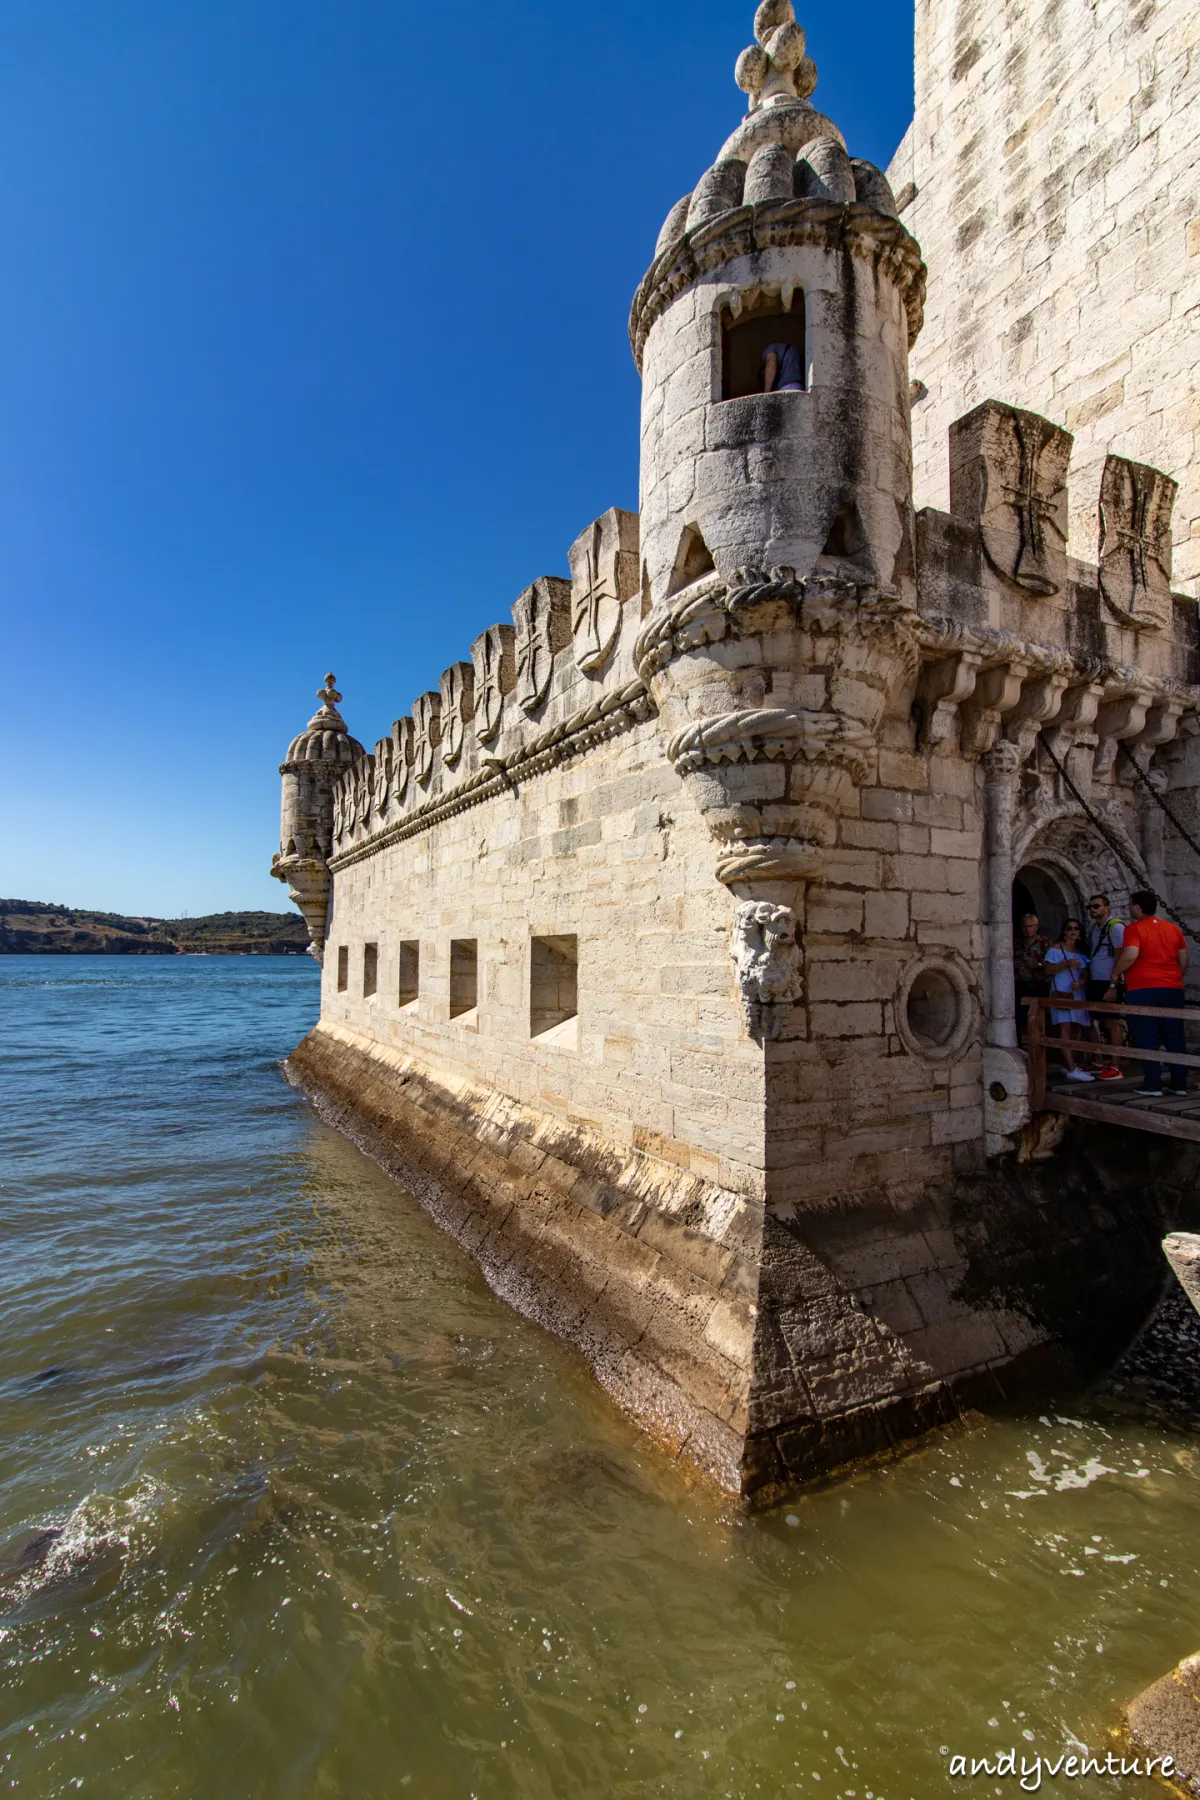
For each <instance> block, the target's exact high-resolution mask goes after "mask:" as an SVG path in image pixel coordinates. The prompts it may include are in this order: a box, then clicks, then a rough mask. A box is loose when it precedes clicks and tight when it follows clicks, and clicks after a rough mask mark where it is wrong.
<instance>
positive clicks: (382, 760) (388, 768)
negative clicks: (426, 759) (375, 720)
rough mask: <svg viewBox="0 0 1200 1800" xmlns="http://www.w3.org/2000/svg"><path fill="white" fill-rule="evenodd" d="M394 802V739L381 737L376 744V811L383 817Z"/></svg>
mask: <svg viewBox="0 0 1200 1800" xmlns="http://www.w3.org/2000/svg"><path fill="white" fill-rule="evenodd" d="M391 803H392V740H391V738H380V740H379V742H378V743H377V744H376V746H375V811H376V813H377V815H378V816H379V817H380V818H382V817H384V816H385V815H386V813H387V810H388V807H389V806H390V805H391Z"/></svg>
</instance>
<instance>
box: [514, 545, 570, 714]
mask: <svg viewBox="0 0 1200 1800" xmlns="http://www.w3.org/2000/svg"><path fill="white" fill-rule="evenodd" d="M513 627H514V636H513V657H514V662H515V668H516V694H517V704H518V705H519V706H520V708H521V710H522V712H524V713H535V712H537V710H538V708H539V707H540V706H542V705H543V704H544V702H545V700H546V696H547V695H548V694H549V692H550V680H551V677H552V675H553V674H554V658H555V656H556V655H557V654H558V652H559V651H560V650H565V649H566V647H567V645H568V644H569V643H570V641H571V584H570V582H569V581H564V580H563V578H562V576H561V575H540V576H539V577H538V579H537V580H536V581H534V582H532V583H531V584H530V585H529V587H527V588H526V589H525V591H524V593H523V594H521V596H520V597H519V599H518V600H517V602H516V605H515V606H514V607H513Z"/></svg>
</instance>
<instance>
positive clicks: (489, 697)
mask: <svg viewBox="0 0 1200 1800" xmlns="http://www.w3.org/2000/svg"><path fill="white" fill-rule="evenodd" d="M515 637H516V633H515V632H514V631H513V628H512V626H511V625H489V626H488V628H487V630H486V631H485V632H484V633H483V634H482V636H481V637H477V638H476V639H475V642H474V643H473V644H472V645H471V661H472V663H473V664H474V666H475V736H476V737H477V738H478V739H479V741H480V743H481V744H492V743H495V741H496V739H497V738H498V737H499V735H500V721H501V719H502V717H503V713H504V696H505V695H506V694H510V693H511V692H512V690H513V687H514V686H515V684H516V679H517V670H516V656H515V652H514V648H513V645H514V641H515Z"/></svg>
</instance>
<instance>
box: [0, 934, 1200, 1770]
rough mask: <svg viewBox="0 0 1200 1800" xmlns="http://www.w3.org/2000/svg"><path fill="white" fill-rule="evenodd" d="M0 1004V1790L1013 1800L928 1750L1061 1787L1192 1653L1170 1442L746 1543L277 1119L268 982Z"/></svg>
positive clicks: (245, 972)
mask: <svg viewBox="0 0 1200 1800" xmlns="http://www.w3.org/2000/svg"><path fill="white" fill-rule="evenodd" d="M0 1001H2V1004H3V1008H4V1018H5V1025H6V1031H5V1034H4V1040H3V1047H2V1052H0V1054H2V1059H3V1060H2V1062H0V1080H2V1081H3V1100H4V1105H3V1116H2V1118H0V1154H2V1158H3V1166H2V1169H0V1180H2V1183H3V1185H2V1186H0V1221H2V1224H3V1233H4V1236H3V1244H4V1256H3V1259H2V1262H0V1297H2V1304H3V1318H4V1325H5V1329H4V1333H3V1339H2V1341H0V1399H2V1401H3V1409H4V1419H5V1430H4V1434H3V1439H2V1442H0V1563H3V1565H4V1571H5V1572H4V1573H3V1574H0V1787H7V1788H12V1789H15V1790H17V1791H19V1792H23V1793H25V1794H27V1795H31V1796H37V1797H38V1800H42V1797H43V1796H51V1795H60V1794H64V1795H65V1794H74V1793H75V1792H77V1791H79V1790H82V1791H83V1792H85V1793H87V1794H91V1795H95V1796H98V1797H104V1800H107V1797H108V1796H113V1797H114V1800H115V1797H116V1796H122V1797H126V1796H133V1797H137V1800H140V1797H146V1800H150V1797H154V1800H158V1797H159V1796H168V1795H183V1796H205V1797H207V1796H221V1797H222V1800H243V1797H245V1800H251V1797H254V1800H284V1797H291V1796H309V1795H312V1796H324V1795H329V1796H347V1797H349V1796H355V1797H356V1800H393V1797H399V1796H408V1795H413V1796H431V1797H438V1800H440V1797H441V1796H462V1800H468V1797H469V1796H472V1795H473V1796H478V1797H479V1800H492V1797H496V1800H501V1797H508V1796H513V1797H517V1796H519V1797H520V1800H540V1797H541V1796H547V1797H549V1796H554V1797H555V1800H565V1797H566V1796H571V1797H573V1800H574V1797H581V1800H601V1797H602V1796H609V1795H620V1796H637V1795H658V1794H666V1795H678V1796H693V1795H695V1796H701V1795H714V1796H755V1795H759V1794H761V1795H777V1794H791V1793H797V1792H798V1793H804V1794H810V1795H814V1796H818V1797H819V1796H822V1795H823V1796H827V1797H828V1800H834V1797H835V1796H846V1797H851V1796H853V1797H854V1800H864V1797H869V1800H925V1796H928V1795H937V1794H942V1793H952V1792H954V1791H955V1790H959V1791H970V1792H973V1793H988V1794H990V1793H992V1792H994V1791H998V1792H1001V1793H1007V1794H1016V1793H1018V1792H1020V1788H1019V1785H1018V1782H1017V1780H1015V1779H1011V1778H1009V1779H1002V1780H992V1779H984V1778H982V1777H981V1778H978V1779H976V1780H974V1781H969V1780H968V1781H952V1780H951V1779H950V1778H949V1754H947V1753H959V1754H965V1755H972V1754H974V1755H977V1756H978V1755H983V1754H985V1753H991V1754H992V1755H993V1756H994V1755H996V1754H997V1753H999V1752H1001V1751H1003V1750H1006V1749H1013V1750H1015V1751H1016V1752H1017V1753H1018V1756H1020V1755H1022V1754H1023V1755H1025V1756H1026V1757H1027V1758H1031V1757H1032V1756H1033V1755H1034V1753H1035V1752H1041V1753H1043V1754H1045V1755H1048V1756H1054V1755H1058V1754H1061V1753H1062V1752H1063V1751H1064V1750H1068V1751H1069V1750H1071V1749H1072V1748H1074V1749H1075V1750H1076V1751H1077V1752H1078V1747H1079V1745H1082V1744H1086V1745H1088V1746H1090V1747H1091V1748H1092V1749H1093V1750H1094V1751H1097V1752H1098V1753H1099V1754H1100V1755H1101V1756H1103V1755H1104V1754H1105V1752H1106V1751H1107V1750H1108V1749H1109V1748H1110V1747H1111V1746H1112V1739H1111V1738H1110V1735H1109V1734H1110V1732H1111V1731H1112V1730H1113V1728H1114V1727H1115V1725H1116V1723H1117V1716H1118V1706H1119V1703H1120V1702H1121V1701H1122V1700H1123V1699H1125V1698H1127V1697H1129V1696H1130V1695H1132V1694H1133V1693H1135V1692H1136V1691H1137V1690H1138V1689H1139V1688H1141V1687H1142V1686H1144V1685H1145V1684H1146V1683H1147V1682H1148V1681H1150V1680H1152V1679H1153V1678H1155V1677H1156V1676H1158V1675H1159V1674H1161V1673H1163V1672H1164V1671H1165V1670H1166V1669H1167V1668H1169V1667H1170V1666H1171V1665H1172V1664H1173V1663H1174V1662H1175V1661H1176V1660H1177V1659H1178V1658H1179V1657H1180V1656H1182V1655H1184V1654H1185V1653H1188V1652H1190V1651H1193V1650H1196V1649H1200V1555H1198V1546H1200V1530H1198V1528H1197V1527H1198V1521H1200V1511H1198V1503H1200V1438H1197V1437H1195V1436H1190V1435H1189V1434H1188V1433H1187V1432H1186V1431H1184V1430H1183V1429H1181V1428H1169V1427H1165V1426H1156V1425H1154V1424H1152V1423H1151V1422H1149V1420H1148V1419H1146V1418H1145V1417H1143V1416H1141V1415H1139V1414H1138V1413H1137V1412H1136V1411H1128V1410H1127V1411H1126V1412H1124V1413H1118V1412H1116V1411H1115V1410H1113V1409H1112V1408H1095V1409H1093V1411H1092V1412H1091V1413H1086V1412H1083V1411H1078V1410H1073V1411H1072V1416H1071V1417H1069V1418H1067V1417H1058V1416H1051V1415H1047V1416H1046V1417H1044V1418H1040V1419H1039V1418H1036V1417H1030V1418H1028V1419H1024V1420H1021V1421H1017V1422H1003V1423H993V1424H989V1425H986V1426H983V1427H980V1428H979V1429H976V1430H972V1431H967V1432H963V1433H961V1434H959V1435H956V1436H954V1437H949V1438H944V1439H941V1440H939V1441H938V1442H937V1443H936V1444H935V1445H934V1446H933V1447H931V1448H929V1449H927V1450H925V1451H923V1452H921V1453H920V1454H918V1455H915V1456H913V1457H911V1458H909V1459H908V1460H907V1461H905V1462H903V1463H900V1464H897V1465H894V1466H892V1467H890V1468H887V1469H884V1470H879V1471H874V1472H870V1473H866V1474H864V1475H862V1476H861V1477H860V1478H858V1479H856V1480H853V1481H850V1482H848V1483H846V1484H844V1485H842V1486H840V1487H836V1488H833V1489H830V1490H829V1491H827V1492H823V1493H820V1494H817V1495H814V1496H811V1497H808V1498H805V1499H803V1500H800V1501H797V1502H795V1503H793V1504H792V1505H790V1506H788V1507H785V1508H781V1509H780V1510H779V1511H778V1512H777V1513H774V1514H771V1515H768V1516H766V1517H759V1518H753V1519H746V1518H743V1517H742V1516H740V1515H739V1514H738V1513H737V1511H736V1510H735V1509H733V1508H732V1507H730V1506H728V1505H726V1504H724V1503H723V1502H722V1501H721V1499H720V1498H719V1497H716V1496H714V1495H713V1494H711V1493H710V1492H708V1491H707V1490H705V1489H703V1488H701V1487H698V1486H694V1485H691V1484H690V1483H689V1482H688V1481H687V1480H686V1479H685V1478H684V1476H683V1475H682V1474H681V1473H680V1472H679V1471H678V1470H677V1469H675V1468H674V1467H672V1466H671V1465H670V1464H669V1463H667V1462H666V1461H665V1460H664V1459H663V1458H662V1457H661V1456H660V1454H659V1453H658V1452H657V1451H656V1450H655V1449H654V1448H653V1447H652V1446H650V1445H649V1444H647V1443H646V1442H645V1441H644V1440H643V1439H642V1438H641V1437H640V1436H639V1434H638V1433H637V1432H636V1431H635V1430H633V1429H632V1427H630V1426H629V1425H628V1424H627V1423H626V1422H625V1421H624V1420H623V1419H622V1418H621V1417H620V1416H619V1415H618V1414H617V1413H616V1412H614V1410H613V1409H612V1408H611V1406H610V1405H609V1403H608V1402H607V1401H606V1400H605V1398H604V1397H603V1395H602V1394H601V1393H600V1392H599V1391H598V1390H597V1389H596V1388H595V1386H594V1385H593V1384H592V1382H591V1381H590V1379H589V1377H588V1375H587V1373H586V1371H585V1370H584V1368H583V1366H582V1365H581V1363H580V1361H579V1360H578V1358H577V1357H576V1356H575V1355H574V1353H573V1352H571V1351H570V1350H568V1349H566V1348H565V1347H563V1346H562V1345H560V1344H558V1343H557V1342H555V1341H554V1340H553V1339H551V1338H549V1337H547V1336H546V1335H545V1334H543V1333H542V1332H540V1331H538V1330H537V1329H535V1328H534V1327H532V1326H530V1325H528V1324H526V1323H525V1322H524V1321H523V1320H521V1319H519V1318H517V1317H516V1316H514V1315H513V1314H512V1313H511V1312H509V1311H508V1310H507V1309H506V1308H504V1307H503V1306H501V1305H500V1304H499V1303H498V1302H497V1301H496V1300H495V1299H494V1298H493V1297H492V1295H491V1294H490V1293H489V1291H488V1290H487V1288H486V1287H485V1286H484V1284H483V1282H482V1281H481V1279H480V1278H479V1276H478V1275H477V1274H476V1272H475V1271H474V1269H473V1268H472V1266H471V1264H470V1263H469V1262H468V1261H467V1260H466V1258H465V1257H464V1256H463V1255H462V1254H461V1253H460V1252H459V1251H458V1249H457V1248H456V1247H455V1246H454V1245H453V1244H452V1243H451V1242H449V1241H448V1240H447V1239H446V1238H444V1237H443V1236H442V1235H441V1234H440V1233H438V1232H437V1231H436V1229H435V1228H434V1227H433V1226H432V1225H431V1224H430V1222H429V1221H428V1220H427V1219H426V1218H425V1216H424V1215H423V1214H422V1213H421V1211H420V1210H419V1208H418V1207H417V1206H416V1205H415V1203H414V1202H413V1201H412V1200H411V1199H410V1198H409V1197H408V1196H407V1195H406V1194H405V1193H404V1192H403V1191H402V1190H401V1189H398V1188H397V1187H396V1186H395V1185H394V1184H392V1183H391V1182H389V1181H388V1180H387V1179H386V1178H385V1177H384V1176H382V1175H381V1174H380V1173H379V1172H378V1171H377V1170H376V1169H375V1168H374V1167H373V1165H372V1164H370V1163H369V1162H368V1161H367V1160H366V1159H365V1158H363V1157H362V1156H360V1155H359V1154H358V1152H357V1151H355V1150H354V1149H353V1148H352V1147H351V1146H350V1145H348V1144H347V1143H345V1142H344V1141H343V1140H341V1139H340V1138H339V1137H337V1136H336V1135H335V1134H333V1133H332V1132H330V1131H328V1130H326V1129H325V1127H323V1126H322V1125H321V1124H320V1123H319V1121H317V1120H316V1119H315V1118H314V1117H313V1115H312V1114H311V1112H310V1111H309V1109H308V1107H307V1105H306V1104H305V1102H304V1101H303V1099H302V1098H300V1097H299V1096H298V1095H297V1094H295V1093H294V1092H293V1091H292V1090H290V1089H289V1088H287V1087H286V1086H285V1085H284V1083H283V1082H282V1080H281V1078H280V1076H279V1073H278V1070H277V1068H276V1066H275V1065H276V1060H277V1058H278V1057H279V1056H280V1055H282V1054H283V1053H285V1052H286V1050H287V1049H288V1048H289V1047H290V1046H291V1044H292V1043H293V1042H295V1041H296V1039H297V1038H298V1037H299V1036H301V1035H302V1033H303V1031H304V1030H305V1028H306V1027H307V1025H308V1023H309V1022H310V1021H311V1018H312V1016H313V1014H314V1012H315V1006H316V972H315V970H312V969H311V968H310V967H309V966H308V965H307V963H304V964H301V963H300V962H298V961H292V960H290V959H278V960H276V959H262V960H259V959H239V960H236V961H235V960H227V959H218V958H211V959H207V958H200V959H178V960H175V959H171V960H166V959H163V960H158V959H146V960H145V961H143V960H141V959H138V960H136V961H130V962H123V961H117V960H116V959H111V960H110V959H100V958H81V959H64V958H34V957H7V958H4V959H3V962H0ZM47 1531H57V1532H59V1533H61V1535H59V1536H57V1537H53V1538H51V1539H47V1538H42V1539H41V1540H38V1539H37V1537H36V1536H35V1534H37V1533H39V1532H47ZM1043 1791H1044V1792H1057V1791H1063V1792H1068V1793H1072V1794H1079V1795H1084V1794H1087V1795H1093V1794H1095V1795H1099V1794H1112V1793H1113V1792H1115V1791H1120V1792H1122V1793H1124V1794H1152V1793H1160V1792H1161V1791H1162V1790H1161V1789H1159V1788H1157V1787H1156V1786H1155V1785H1154V1784H1152V1783H1149V1782H1146V1781H1144V1780H1127V1781H1115V1782H1114V1781H1112V1780H1108V1779H1106V1778H1098V1777H1094V1776H1092V1777H1088V1778H1085V1779H1083V1780H1076V1781H1066V1780H1064V1779H1060V1780H1058V1781H1047V1782H1046V1783H1045V1785H1044V1787H1043Z"/></svg>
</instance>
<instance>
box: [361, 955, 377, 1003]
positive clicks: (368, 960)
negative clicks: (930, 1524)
mask: <svg viewBox="0 0 1200 1800" xmlns="http://www.w3.org/2000/svg"><path fill="white" fill-rule="evenodd" d="M378 986H379V945H378V944H364V945H363V999H364V1000H369V999H370V998H371V996H372V994H373V993H374V992H375V990H376V988H377V987H378Z"/></svg>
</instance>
